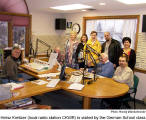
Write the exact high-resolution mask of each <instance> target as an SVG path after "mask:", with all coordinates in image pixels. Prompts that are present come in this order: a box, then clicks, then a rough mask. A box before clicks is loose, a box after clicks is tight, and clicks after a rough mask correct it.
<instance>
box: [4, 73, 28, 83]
mask: <svg viewBox="0 0 146 120" xmlns="http://www.w3.org/2000/svg"><path fill="white" fill-rule="evenodd" d="M18 78H23V75H22V74H18ZM28 81H29V80H23V81H16V80H11V79H7V78H6V79H2V84H6V83H9V82H14V83H24V82H28Z"/></svg>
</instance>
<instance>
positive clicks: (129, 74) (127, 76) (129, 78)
mask: <svg viewBox="0 0 146 120" xmlns="http://www.w3.org/2000/svg"><path fill="white" fill-rule="evenodd" d="M119 65H120V66H119V67H117V69H116V71H115V73H114V76H113V79H114V80H115V81H117V82H120V83H125V84H127V85H128V86H129V88H132V87H133V84H134V82H133V71H132V70H131V68H129V67H128V56H120V58H119ZM127 97H130V93H127V94H125V95H124V96H120V97H117V98H112V99H107V100H105V101H106V102H107V103H108V104H109V105H110V106H111V107H112V108H118V109H119V108H120V106H121V100H122V99H124V98H127ZM125 104H126V106H128V107H129V105H128V103H127V102H126V103H125ZM111 107H109V108H111Z"/></svg>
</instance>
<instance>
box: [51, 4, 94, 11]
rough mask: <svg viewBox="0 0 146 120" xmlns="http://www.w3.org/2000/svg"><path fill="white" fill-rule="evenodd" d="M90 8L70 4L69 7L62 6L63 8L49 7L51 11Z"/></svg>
mask: <svg viewBox="0 0 146 120" xmlns="http://www.w3.org/2000/svg"><path fill="white" fill-rule="evenodd" d="M91 7H92V6H88V5H83V4H70V5H63V6H56V7H50V8H52V9H58V10H77V9H84V8H91Z"/></svg>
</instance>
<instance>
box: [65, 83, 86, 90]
mask: <svg viewBox="0 0 146 120" xmlns="http://www.w3.org/2000/svg"><path fill="white" fill-rule="evenodd" d="M83 87H84V85H82V84H80V83H73V84H71V85H70V86H69V87H68V89H73V90H82V89H83Z"/></svg>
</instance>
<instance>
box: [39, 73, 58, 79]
mask: <svg viewBox="0 0 146 120" xmlns="http://www.w3.org/2000/svg"><path fill="white" fill-rule="evenodd" d="M56 75H60V73H49V74H41V75H38V77H40V78H44V77H45V78H47V77H56Z"/></svg>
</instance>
